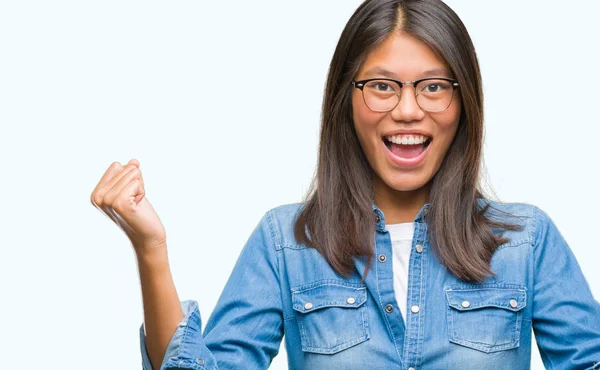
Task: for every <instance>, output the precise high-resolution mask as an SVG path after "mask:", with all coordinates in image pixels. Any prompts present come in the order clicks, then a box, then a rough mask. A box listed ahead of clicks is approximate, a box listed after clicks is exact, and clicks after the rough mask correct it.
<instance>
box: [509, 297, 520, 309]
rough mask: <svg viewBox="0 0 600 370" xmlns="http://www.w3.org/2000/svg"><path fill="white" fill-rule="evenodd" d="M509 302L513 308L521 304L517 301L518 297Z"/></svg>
mask: <svg viewBox="0 0 600 370" xmlns="http://www.w3.org/2000/svg"><path fill="white" fill-rule="evenodd" d="M509 304H510V307H512V308H516V307H517V306H518V305H519V303H518V302H517V300H516V299H511V300H510V302H509Z"/></svg>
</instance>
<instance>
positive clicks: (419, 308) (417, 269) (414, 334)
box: [403, 222, 430, 370]
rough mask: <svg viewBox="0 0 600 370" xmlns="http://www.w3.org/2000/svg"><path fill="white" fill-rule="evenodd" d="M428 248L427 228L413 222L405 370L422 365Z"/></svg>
mask: <svg viewBox="0 0 600 370" xmlns="http://www.w3.org/2000/svg"><path fill="white" fill-rule="evenodd" d="M429 250H430V248H428V240H427V225H426V224H425V223H422V222H415V230H414V236H413V242H412V248H411V252H410V261H409V268H408V291H407V301H406V305H407V312H406V326H407V328H406V331H405V337H404V353H403V359H404V361H403V362H404V366H405V367H406V369H407V370H417V369H420V365H421V362H422V346H423V334H424V333H423V328H424V320H425V313H426V310H425V308H426V307H425V305H426V299H425V298H426V293H427V292H426V284H425V283H426V274H427V271H426V266H427V264H426V263H425V261H426V258H427V257H428V254H429Z"/></svg>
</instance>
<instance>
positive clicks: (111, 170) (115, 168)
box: [90, 162, 123, 207]
mask: <svg viewBox="0 0 600 370" xmlns="http://www.w3.org/2000/svg"><path fill="white" fill-rule="evenodd" d="M122 169H123V166H121V163H119V162H113V163H111V164H110V166H108V168H107V169H106V171H104V175H102V178H100V181H98V184H96V187H95V188H94V190H93V191H92V195H91V196H90V200H91V202H92V204H93V205H94V206H96V207H98V202H97V201H98V198H97V197H96V192H97V191H98V189H100V188H102V187H103V186H104V185H105V184H106V183H107V182H108V181H110V179H111V178H113V176H114V175H116V174H117V173H119V171H121V170H122Z"/></svg>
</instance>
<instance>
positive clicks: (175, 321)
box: [137, 246, 184, 370]
mask: <svg viewBox="0 0 600 370" xmlns="http://www.w3.org/2000/svg"><path fill="white" fill-rule="evenodd" d="M137 261H138V270H139V274H140V282H141V288H142V299H143V304H144V328H145V332H146V349H147V352H148V356H149V357H150V362H151V363H152V368H153V369H154V370H159V369H160V366H161V364H162V360H163V357H164V355H165V352H166V350H167V346H168V344H169V342H170V340H171V338H172V337H173V334H174V333H175V330H176V329H177V326H178V325H179V323H180V322H181V320H182V319H183V317H184V315H183V311H182V310H181V306H180V302H179V297H178V295H177V290H176V288H175V284H174V282H173V278H172V276H171V269H170V267H169V262H168V257H167V248H166V246H164V247H160V248H153V249H152V251H151V252H148V253H145V254H144V255H141V254H138V255H137Z"/></svg>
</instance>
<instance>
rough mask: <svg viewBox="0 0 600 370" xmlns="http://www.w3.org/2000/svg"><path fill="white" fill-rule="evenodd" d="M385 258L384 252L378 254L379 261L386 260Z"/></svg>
mask: <svg viewBox="0 0 600 370" xmlns="http://www.w3.org/2000/svg"><path fill="white" fill-rule="evenodd" d="M386 259H387V258H386V257H385V254H380V255H379V261H380V262H385V260H386Z"/></svg>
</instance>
